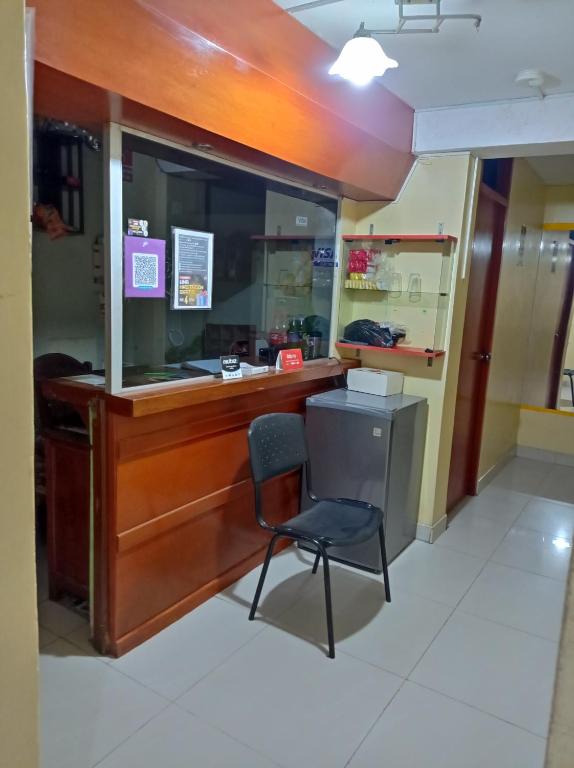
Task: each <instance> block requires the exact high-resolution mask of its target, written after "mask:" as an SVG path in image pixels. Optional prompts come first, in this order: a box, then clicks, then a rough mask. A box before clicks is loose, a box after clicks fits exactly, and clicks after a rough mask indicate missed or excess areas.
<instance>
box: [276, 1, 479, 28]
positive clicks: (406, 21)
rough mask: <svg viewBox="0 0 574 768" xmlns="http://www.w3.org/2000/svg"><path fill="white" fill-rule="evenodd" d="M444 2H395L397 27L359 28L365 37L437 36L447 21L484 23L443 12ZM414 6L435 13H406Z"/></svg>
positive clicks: (303, 8) (470, 15)
mask: <svg viewBox="0 0 574 768" xmlns="http://www.w3.org/2000/svg"><path fill="white" fill-rule="evenodd" d="M340 2H343V0H312V2H308V3H301V4H299V5H293V6H290V7H289V8H286V9H285V10H286V11H287V12H288V13H300V12H301V11H308V10H311V9H312V8H320V7H321V6H324V5H334V4H335V3H340ZM441 2H442V0H395V5H397V6H398V9H399V21H398V24H397V26H396V27H393V28H392V29H367V28H366V27H365V24H364V23H362V24H361V26H360V27H359V32H361V33H362V34H363V35H368V34H371V35H420V34H429V33H430V34H435V33H437V32H439V31H440V28H441V27H442V25H443V24H444V23H445V21H472V22H474V26H475V27H476V29H479V28H480V25H481V23H482V16H480V15H479V14H477V13H443V12H442V10H441ZM414 5H423V6H425V7H428V6H429V5H432V6H434V13H405V6H407V7H412V6H414ZM425 21H430V22H432V26H429V27H423V28H420V27H416V28H412V26H411V27H409V25H412V23H413V22H415V23H417V24H418V23H420V22H425Z"/></svg>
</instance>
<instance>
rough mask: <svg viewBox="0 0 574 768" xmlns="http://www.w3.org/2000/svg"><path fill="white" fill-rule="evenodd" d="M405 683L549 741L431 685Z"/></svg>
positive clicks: (411, 681)
mask: <svg viewBox="0 0 574 768" xmlns="http://www.w3.org/2000/svg"><path fill="white" fill-rule="evenodd" d="M405 682H409V683H412V685H417V686H418V687H419V688H424V689H425V690H426V691H432V692H433V693H436V694H437V695H439V696H444V697H445V698H446V699H449V700H450V701H454V702H456V703H457V704H462V705H463V706H464V707H468V708H469V709H474V710H475V711H476V712H481V713H482V714H483V715H488V717H492V718H494V719H495V720H499V721H500V722H501V723H506V725H511V726H512V727H513V728H518V730H520V731H524V732H525V733H528V734H530V735H531V736H536V738H538V739H542V740H543V741H546V740H547V739H548V735H546V736H541V735H540V734H539V733H536V732H535V731H531V730H530V729H529V728H525V727H524V726H523V725H517V724H516V723H513V722H512V721H511V720H506V719H505V718H504V717H500V715H493V714H492V712H489V711H488V710H486V709H482V707H478V706H476V704H470V703H469V702H468V701H463V700H462V699H457V698H456V696H452V695H451V694H449V693H445V692H444V691H439V690H438V689H437V688H432V687H431V686H430V685H425V684H424V683H420V682H419V681H418V680H411V679H409V680H408V681H407V680H405ZM549 725H550V723H549ZM547 731H548V728H547Z"/></svg>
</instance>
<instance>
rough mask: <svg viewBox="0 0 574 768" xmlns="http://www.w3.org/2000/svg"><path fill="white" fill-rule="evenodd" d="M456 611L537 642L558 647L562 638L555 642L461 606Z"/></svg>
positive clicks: (549, 638)
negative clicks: (526, 636)
mask: <svg viewBox="0 0 574 768" xmlns="http://www.w3.org/2000/svg"><path fill="white" fill-rule="evenodd" d="M456 610H457V611H459V613H462V614H463V615H464V616H470V617H472V618H473V619H480V620H481V621H487V622H488V623H489V624H494V625H495V626H497V627H504V628H505V629H513V630H514V631H515V632H520V633H521V634H522V635H528V637H535V638H536V639H537V640H546V641H547V642H548V643H553V644H554V645H558V644H559V642H560V637H558V639H557V640H553V639H552V638H551V637H545V636H544V635H537V634H535V633H534V632H528V630H526V629H520V627H514V626H513V625H512V624H504V623H503V622H502V621H495V620H494V619H489V618H487V617H486V616H479V615H478V614H476V613H471V611H468V610H465V609H464V608H461V607H460V606H457V607H456Z"/></svg>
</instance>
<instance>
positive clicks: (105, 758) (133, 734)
mask: <svg viewBox="0 0 574 768" xmlns="http://www.w3.org/2000/svg"><path fill="white" fill-rule="evenodd" d="M170 706H171V704H170V702H169V701H168V702H166V703H165V706H164V707H162V708H161V709H160V710H159V712H156V713H155V714H154V715H152V716H151V717H150V718H149V719H148V720H146V721H145V723H142V724H141V725H140V726H139V727H138V728H136V730H135V731H134V732H133V733H130V735H129V736H127V737H126V738H125V739H122V741H121V742H120V743H119V744H117V745H116V746H115V747H114V748H113V749H111V750H110V751H109V752H106V754H105V755H104V756H103V757H101V758H100V759H99V760H97V761H96V762H95V763H92V764H91V766H90V768H97V766H98V765H101V764H102V763H103V761H104V760H107V759H108V757H110V755H113V753H114V752H115V751H116V750H118V749H119V748H120V747H122V746H123V745H124V744H126V743H127V742H128V741H129V740H130V739H132V738H133V737H134V736H135V735H136V734H137V733H139V732H140V731H141V730H142V729H143V728H145V727H146V726H148V725H149V724H150V723H151V722H153V720H155V719H156V718H157V717H159V716H160V715H161V714H162V713H163V712H165V711H166V710H167V709H168V708H169V707H170Z"/></svg>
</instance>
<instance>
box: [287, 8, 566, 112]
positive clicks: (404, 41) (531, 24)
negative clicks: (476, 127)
mask: <svg viewBox="0 0 574 768" xmlns="http://www.w3.org/2000/svg"><path fill="white" fill-rule="evenodd" d="M274 2H276V3H277V5H279V6H281V7H282V8H289V7H292V6H296V5H301V4H303V3H304V2H306V0H274ZM417 10H418V12H419V13H423V12H426V13H428V12H429V11H428V7H427V8H425V6H424V5H419V6H415V7H414V8H413V10H412V11H410V12H417ZM441 11H442V12H443V13H475V14H476V13H478V14H481V15H482V25H481V27H480V31H478V32H477V30H476V29H475V28H474V25H473V23H472V22H471V21H449V22H445V24H444V25H443V27H442V28H441V30H440V32H439V33H438V34H424V35H420V34H409V35H384V36H380V37H379V38H378V39H379V41H380V42H381V44H382V45H383V47H384V50H385V52H386V53H387V55H388V56H390V57H391V58H394V59H397V61H398V62H399V67H398V69H394V70H390V71H388V72H387V73H386V74H385V76H384V79H383V83H384V85H385V87H386V88H388V90H390V91H392V92H393V93H395V94H396V95H397V96H400V97H401V98H402V99H403V100H404V101H406V102H407V103H408V104H410V105H411V106H412V107H414V108H415V109H425V108H430V107H443V106H452V105H455V104H469V103H480V102H488V101H496V100H503V99H516V98H524V97H531V96H532V95H533V92H532V90H531V89H530V88H528V87H527V86H524V85H518V84H516V83H515V82H514V80H515V77H516V75H517V74H518V72H519V71H521V70H523V69H531V68H536V69H541V70H543V71H544V72H546V73H548V75H550V76H551V78H550V81H549V84H548V87H547V88H546V89H545V90H546V93H548V94H553V93H574V41H573V36H572V31H573V29H574V1H573V0H443V2H442V4H441ZM294 17H295V18H296V19H298V20H299V21H300V22H301V23H302V24H304V25H305V26H307V27H308V28H309V29H310V30H311V31H312V32H314V33H315V34H316V35H318V36H319V37H321V38H323V40H325V41H326V42H328V43H329V44H330V45H332V46H333V47H334V48H335V49H340V48H341V47H342V45H343V44H344V43H345V42H346V41H347V40H348V39H349V38H350V37H352V35H353V33H354V32H355V31H356V29H357V28H358V26H359V23H360V22H361V21H364V22H365V23H366V26H367V27H371V28H379V29H380V28H393V27H395V26H396V23H397V19H398V9H397V6H396V4H395V1H394V0H340V2H337V3H335V4H333V5H324V6H321V7H318V8H312V9H309V10H304V11H300V12H296V13H294Z"/></svg>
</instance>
